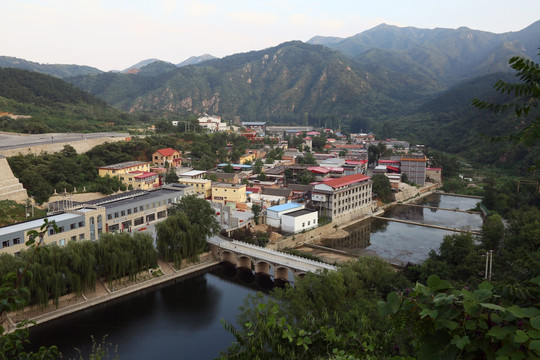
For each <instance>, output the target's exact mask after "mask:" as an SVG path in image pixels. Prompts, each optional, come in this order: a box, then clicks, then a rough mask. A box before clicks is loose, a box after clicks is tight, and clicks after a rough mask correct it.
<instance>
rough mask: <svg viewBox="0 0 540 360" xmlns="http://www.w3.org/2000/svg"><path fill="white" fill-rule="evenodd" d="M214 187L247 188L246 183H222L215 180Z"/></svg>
mask: <svg viewBox="0 0 540 360" xmlns="http://www.w3.org/2000/svg"><path fill="white" fill-rule="evenodd" d="M212 187H222V188H223V187H226V188H235V189H237V188H238V189H240V188H246V184H229V183H221V182H213V183H212Z"/></svg>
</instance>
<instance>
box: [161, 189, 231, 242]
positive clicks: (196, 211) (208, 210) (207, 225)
mask: <svg viewBox="0 0 540 360" xmlns="http://www.w3.org/2000/svg"><path fill="white" fill-rule="evenodd" d="M170 212H171V214H174V213H175V212H183V213H184V214H186V215H187V217H188V219H189V221H190V222H191V223H192V224H197V225H199V226H200V229H201V233H200V236H201V239H204V241H206V238H207V237H208V236H212V235H215V234H217V233H219V231H220V230H221V227H220V226H219V223H218V221H217V219H216V216H215V215H216V212H215V210H214V208H213V207H212V206H211V205H210V203H209V202H208V201H206V200H204V199H200V198H198V197H196V196H195V195H188V196H184V197H183V198H182V200H180V202H179V203H178V204H176V205H175V206H174V207H173V208H171V210H170Z"/></svg>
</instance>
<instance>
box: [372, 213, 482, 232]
mask: <svg viewBox="0 0 540 360" xmlns="http://www.w3.org/2000/svg"><path fill="white" fill-rule="evenodd" d="M372 218H374V219H380V220H386V221H395V222H399V223H403V224H410V225H418V226H424V227H430V228H434V229H440V230H448V231H454V232H460V233H465V234H473V235H481V232H480V231H477V230H464V229H457V228H450V227H445V226H440V225H431V224H424V223H419V222H415V221H408V220H400V219H392V218H387V217H383V216H372Z"/></svg>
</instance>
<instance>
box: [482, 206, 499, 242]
mask: <svg viewBox="0 0 540 360" xmlns="http://www.w3.org/2000/svg"><path fill="white" fill-rule="evenodd" d="M503 237H504V224H503V222H502V218H501V217H500V216H499V215H497V214H495V215H491V216H489V217H488V218H487V219H486V220H485V221H484V223H483V224H482V245H484V247H485V248H486V249H487V250H497V249H498V248H499V246H501V245H502V240H503Z"/></svg>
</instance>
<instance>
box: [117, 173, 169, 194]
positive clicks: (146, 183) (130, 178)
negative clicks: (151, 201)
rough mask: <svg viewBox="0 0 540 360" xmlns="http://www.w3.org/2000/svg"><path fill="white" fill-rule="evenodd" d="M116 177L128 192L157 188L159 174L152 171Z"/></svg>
mask: <svg viewBox="0 0 540 360" xmlns="http://www.w3.org/2000/svg"><path fill="white" fill-rule="evenodd" d="M117 176H118V177H119V178H120V180H121V181H122V183H123V184H124V185H126V186H127V187H128V189H129V190H135V189H141V190H152V189H153V188H156V187H158V186H159V174H158V173H155V172H152V171H130V172H129V173H126V174H119V175H117Z"/></svg>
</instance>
